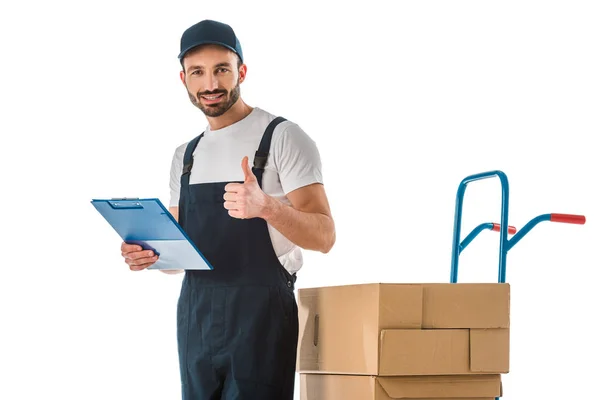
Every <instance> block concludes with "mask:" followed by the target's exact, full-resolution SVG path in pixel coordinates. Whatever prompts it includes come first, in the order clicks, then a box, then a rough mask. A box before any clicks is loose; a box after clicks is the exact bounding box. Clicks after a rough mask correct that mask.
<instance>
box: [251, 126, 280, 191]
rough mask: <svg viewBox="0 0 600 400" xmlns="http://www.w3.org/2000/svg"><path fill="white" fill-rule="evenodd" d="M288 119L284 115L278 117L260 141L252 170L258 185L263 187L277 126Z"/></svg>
mask: <svg viewBox="0 0 600 400" xmlns="http://www.w3.org/2000/svg"><path fill="white" fill-rule="evenodd" d="M283 121H286V119H285V118H283V117H277V118H275V119H274V120H273V121H271V123H270V124H269V125H268V126H267V128H266V129H265V133H264V134H263V137H262V139H261V141H260V145H259V146H258V150H257V151H256V154H255V155H254V166H253V167H252V172H253V173H254V175H256V179H257V180H258V185H259V186H260V187H262V175H263V171H264V169H265V165H266V164H267V159H268V158H269V150H270V149H271V138H272V137H273V132H274V131H275V127H276V126H277V125H279V124H280V123H282V122H283Z"/></svg>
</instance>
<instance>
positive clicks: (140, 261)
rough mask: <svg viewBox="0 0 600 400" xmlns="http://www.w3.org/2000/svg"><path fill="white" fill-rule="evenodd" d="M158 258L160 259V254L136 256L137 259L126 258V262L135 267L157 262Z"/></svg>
mask: <svg viewBox="0 0 600 400" xmlns="http://www.w3.org/2000/svg"><path fill="white" fill-rule="evenodd" d="M156 260H158V256H154V257H144V258H136V259H131V258H128V259H126V260H125V262H126V263H127V264H128V265H129V266H130V267H135V266H140V265H144V264H152V263H155V262H156Z"/></svg>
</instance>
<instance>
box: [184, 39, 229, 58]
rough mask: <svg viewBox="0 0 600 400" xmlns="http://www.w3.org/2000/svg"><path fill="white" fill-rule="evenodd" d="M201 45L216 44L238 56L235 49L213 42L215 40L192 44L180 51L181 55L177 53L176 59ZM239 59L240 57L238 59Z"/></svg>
mask: <svg viewBox="0 0 600 400" xmlns="http://www.w3.org/2000/svg"><path fill="white" fill-rule="evenodd" d="M203 44H216V45H219V46H223V47H225V48H227V49H229V50H231V51H233V52H234V53H235V54H237V55H238V56H239V54H238V53H237V52H236V51H235V49H234V48H233V47H231V46H229V45H227V44H225V43H223V42H219V41H215V40H203V41H201V42H198V43H194V44H193V45H191V46H188V47H187V48H185V49H184V50H182V51H181V53H179V55H178V56H177V58H179V59H180V60H181V59H182V58H183V57H184V56H185V55H186V53H187V52H189V51H190V50H192V49H195V48H196V47H198V46H202V45H203ZM240 58H241V57H240Z"/></svg>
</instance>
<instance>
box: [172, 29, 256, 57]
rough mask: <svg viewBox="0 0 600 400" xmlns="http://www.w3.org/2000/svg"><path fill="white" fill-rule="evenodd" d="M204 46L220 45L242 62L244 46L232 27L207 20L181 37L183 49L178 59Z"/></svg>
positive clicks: (186, 31)
mask: <svg viewBox="0 0 600 400" xmlns="http://www.w3.org/2000/svg"><path fill="white" fill-rule="evenodd" d="M202 44H218V45H221V46H224V47H226V48H228V49H229V50H231V51H233V52H234V53H236V54H237V55H238V56H239V57H240V60H242V62H244V56H243V54H242V46H241V45H240V41H239V40H238V38H237V36H236V35H235V32H234V31H233V29H232V28H231V26H229V25H227V24H224V23H222V22H218V21H213V20H209V19H205V20H203V21H200V22H198V23H197V24H194V25H192V26H190V27H189V28H187V29H186V30H185V32H183V35H182V36H181V48H180V53H179V56H178V58H179V59H180V60H181V59H182V58H183V57H184V56H185V54H186V53H187V52H188V51H190V50H192V49H193V48H195V47H197V46H200V45H202Z"/></svg>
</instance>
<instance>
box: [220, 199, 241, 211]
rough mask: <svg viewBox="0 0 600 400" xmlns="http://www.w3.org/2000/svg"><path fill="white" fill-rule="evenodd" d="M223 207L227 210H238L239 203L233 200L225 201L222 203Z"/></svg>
mask: <svg viewBox="0 0 600 400" xmlns="http://www.w3.org/2000/svg"><path fill="white" fill-rule="evenodd" d="M223 207H225V209H227V210H238V209H239V207H240V205H239V204H238V203H236V202H235V201H226V202H225V203H223Z"/></svg>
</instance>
